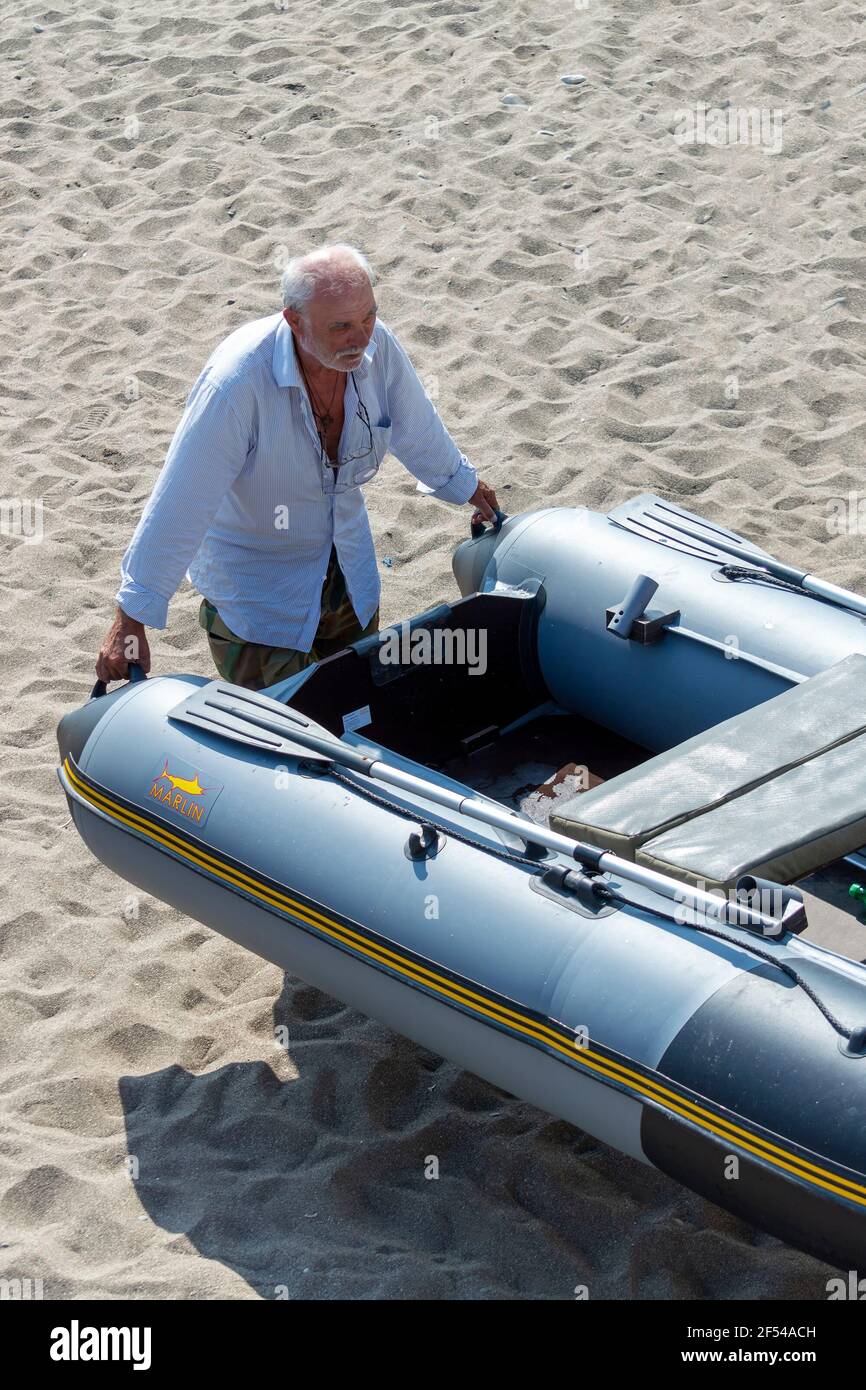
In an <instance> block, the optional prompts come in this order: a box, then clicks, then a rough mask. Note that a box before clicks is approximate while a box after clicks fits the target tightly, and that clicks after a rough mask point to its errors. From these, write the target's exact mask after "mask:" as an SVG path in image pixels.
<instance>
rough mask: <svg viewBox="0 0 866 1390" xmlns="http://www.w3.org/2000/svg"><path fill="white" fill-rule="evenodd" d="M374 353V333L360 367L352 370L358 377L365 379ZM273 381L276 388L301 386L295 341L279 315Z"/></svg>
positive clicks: (275, 336) (275, 340)
mask: <svg viewBox="0 0 866 1390" xmlns="http://www.w3.org/2000/svg"><path fill="white" fill-rule="evenodd" d="M375 351H376V332H375V330H374V331H373V336H372V338H371V339H370V341H369V343H368V344H367V351H366V352H365V353H364V356H363V357H362V358H361V365H360V366H359V367H355V368H354V369H353V370H354V371H355V373H356V374H357V375H358V376H359V377H365V376H366V375H367V373H368V372H369V370H370V363H371V362H372V360H373V354H374V353H375ZM272 370H273V373H274V380H275V382H276V383H277V385H278V386H301V384H302V378H301V374H300V371H299V370H298V358H297V354H296V352H295V339H294V335H293V334H292V330H291V328H290V327H289V325H288V324H287V323H286V320H285V317H284V316H283V315H282V314H280V321H279V323H278V324H277V331H276V333H275V335H274V357H273V362H272Z"/></svg>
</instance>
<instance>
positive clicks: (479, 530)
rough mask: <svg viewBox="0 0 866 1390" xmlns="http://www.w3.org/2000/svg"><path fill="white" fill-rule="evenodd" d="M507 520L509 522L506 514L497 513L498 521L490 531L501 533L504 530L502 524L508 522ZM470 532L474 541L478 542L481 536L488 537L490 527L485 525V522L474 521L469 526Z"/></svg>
mask: <svg viewBox="0 0 866 1390" xmlns="http://www.w3.org/2000/svg"><path fill="white" fill-rule="evenodd" d="M507 520H508V517H507V516H506V514H505V512H497V513H496V521H495V522H494V524H493V525H492V526H491V527H490V528H489V530H490V531H501V530H502V523H503V521H507ZM469 531H470V534H471V536H472V539H473V540H474V541H477V540H478V539H479V537H480V536H483V535H486V534H487V532H488V527H487V526H485V524H484V522H483V521H472V522H470V524H469Z"/></svg>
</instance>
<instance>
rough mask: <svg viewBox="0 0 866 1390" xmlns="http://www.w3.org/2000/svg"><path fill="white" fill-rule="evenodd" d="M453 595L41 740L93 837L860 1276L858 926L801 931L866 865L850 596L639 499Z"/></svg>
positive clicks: (506, 1082) (479, 559)
mask: <svg viewBox="0 0 866 1390" xmlns="http://www.w3.org/2000/svg"><path fill="white" fill-rule="evenodd" d="M454 572H455V575H456V578H457V581H458V584H459V586H460V590H461V593H462V594H463V597H462V598H461V599H460V600H458V601H456V602H455V603H453V604H449V605H443V606H441V607H438V608H435V609H432V610H430V611H428V612H426V613H422V614H420V615H418V616H416V617H414V618H412V619H411V620H408V621H407V622H406V623H403V624H398V625H397V627H396V628H394V629H389V630H388V631H387V632H383V633H380V634H378V635H376V636H374V637H372V638H369V639H366V640H365V641H362V642H359V643H357V644H356V645H355V646H353V647H350V648H348V649H347V650H346V651H344V652H341V653H340V654H338V655H337V656H335V657H332V658H330V659H329V660H327V661H323V662H320V663H318V664H317V665H315V666H313V667H311V668H309V669H308V670H307V671H304V672H302V673H301V674H300V675H299V676H296V677H293V678H292V679H290V680H288V681H284V682H282V683H280V684H279V685H275V686H272V687H270V688H269V689H267V690H266V691H263V692H258V693H256V692H252V691H249V690H245V689H241V688H240V687H236V686H232V685H229V684H227V683H226V682H224V681H221V680H214V681H209V680H207V679H206V678H203V677H200V676H193V675H169V676H159V677H154V678H150V679H147V680H145V679H142V678H141V672H136V671H133V673H132V674H133V675H134V676H135V675H137V676H138V677H139V678H138V679H132V680H131V681H130V682H129V683H128V684H126V685H124V686H123V687H122V688H119V689H116V690H114V691H113V692H111V693H105V691H104V688H103V687H97V688H96V690H95V691H94V695H93V696H92V697H91V699H90V701H89V702H88V703H87V704H86V705H84V706H83V707H82V708H81V709H79V710H76V711H74V712H72V713H70V714H68V715H66V716H65V718H64V719H63V720H62V721H61V723H60V727H59V730H58V740H59V744H60V754H61V762H62V765H61V767H60V768H59V777H60V781H61V783H62V785H63V788H64V791H65V792H66V795H67V797H68V800H69V805H70V809H71V812H72V816H73V819H74V822H75V825H76V826H77V828H78V830H79V832H80V834H81V836H82V838H83V839H84V841H85V843H86V844H87V846H88V848H89V849H90V850H91V851H92V853H93V854H94V855H96V856H97V857H98V858H99V859H101V860H102V861H103V863H105V864H106V865H108V867H109V868H111V869H113V870H114V871H115V872H116V873H117V874H119V875H121V876H122V877H123V878H124V879H126V880H128V881H129V882H130V883H132V884H135V885H136V886H137V887H138V888H140V889H142V890H144V891H145V892H147V893H150V894H153V895H154V896H156V897H158V898H161V899H163V900H165V901H166V902H170V903H172V904H174V905H175V906H176V907H178V908H180V909H181V910H182V911H184V912H186V913H188V914H189V915H190V916H191V917H194V918H196V919H198V920H199V921H201V922H203V923H205V924H206V925H207V926H209V927H211V928H213V929H214V930H215V931H219V932H222V933H223V934H224V935H226V936H228V937H230V938H232V939H233V940H234V941H237V942H239V943H240V944H241V945H243V946H245V947H247V948H248V949H249V950H251V951H254V952H256V953H258V954H259V955H261V956H263V957H265V958H267V959H268V960H271V961H274V962H275V963H276V964H278V965H280V966H281V967H283V968H284V969H285V970H287V971H289V972H291V973H292V974H294V975H298V976H301V977H302V978H303V979H305V980H307V981H308V982H310V983H311V984H313V985H316V986H317V987H318V988H319V989H321V990H324V991H326V992H327V993H329V994H332V995H335V996H337V997H338V998H340V999H342V1000H344V1001H345V1002H346V1003H347V1004H350V1005H352V1006H353V1007H356V1008H358V1009H361V1010H362V1011H364V1012H366V1013H368V1014H370V1015H373V1016H375V1017H376V1018H378V1019H381V1020H382V1021H384V1022H385V1023H387V1024H388V1025H390V1026H391V1027H392V1028H394V1029H395V1030H397V1031H398V1032H400V1033H404V1034H406V1035H407V1036H408V1037H411V1038H413V1039H415V1040H416V1041H417V1042H418V1043H420V1044H422V1045H424V1046H425V1047H428V1048H430V1049H433V1050H434V1051H436V1052H438V1053H440V1054H442V1055H443V1056H446V1057H449V1058H451V1059H453V1060H454V1061H456V1062H457V1063H459V1064H461V1065H462V1066H465V1067H467V1068H469V1069H470V1070H471V1071H473V1072H476V1073H478V1074H479V1075H481V1076H483V1077H486V1078H487V1079H489V1080H490V1081H491V1082H493V1083H494V1084H495V1085H497V1086H500V1087H502V1088H504V1089H505V1090H507V1091H509V1092H511V1093H513V1094H514V1095H517V1096H520V1097H522V1098H524V1099H526V1100H529V1101H531V1102H533V1103H534V1104H536V1105H538V1106H540V1107H541V1108H542V1109H544V1110H546V1111H549V1112H550V1113H552V1114H554V1115H557V1116H560V1117H562V1118H564V1119H565V1120H568V1121H570V1122H571V1123H572V1124H574V1125H576V1126H579V1127H580V1128H581V1129H584V1130H587V1131H589V1132H590V1133H591V1134H593V1135H595V1136H596V1137H597V1138H598V1139H600V1140H602V1141H604V1142H605V1143H608V1144H610V1145H613V1146H614V1147H616V1148H618V1149H620V1150H622V1151H623V1152H624V1153H627V1154H630V1155H631V1156H632V1157H633V1158H635V1159H638V1160H639V1161H641V1162H644V1163H650V1164H654V1165H655V1166H656V1167H657V1168H659V1169H660V1170H661V1171H663V1172H665V1173H667V1174H669V1175H672V1176H673V1177H675V1178H677V1179H678V1180H680V1181H681V1182H682V1183H684V1184H686V1185H687V1186H688V1187H690V1188H692V1189H694V1190H696V1191H697V1192H699V1193H701V1194H703V1195H705V1196H706V1197H708V1198H711V1199H712V1200H713V1201H715V1202H717V1203H719V1205H721V1206H723V1207H726V1208H728V1209H729V1210H730V1211H732V1212H735V1213H737V1214H739V1215H740V1216H742V1217H744V1218H746V1219H748V1220H749V1221H751V1222H753V1223H755V1224H756V1225H758V1226H761V1227H763V1228H764V1229H765V1230H767V1231H770V1232H772V1233H774V1234H776V1235H778V1236H780V1237H781V1238H782V1239H784V1240H786V1241H788V1242H790V1243H791V1244H793V1245H795V1246H798V1247H800V1248H802V1249H804V1250H807V1251H809V1252H811V1253H813V1254H815V1255H817V1256H819V1257H821V1258H824V1259H826V1260H828V1261H829V1262H831V1263H833V1264H837V1265H840V1266H841V1267H843V1268H849V1267H850V1268H857V1267H860V1268H862V1267H863V1266H864V1263H866V968H864V966H863V965H862V964H860V963H859V961H858V960H856V959H850V958H849V957H850V956H851V955H852V954H853V955H857V954H862V955H866V951H863V949H862V947H863V944H864V943H866V929H862V928H861V927H860V925H859V924H858V923H857V921H856V918H855V917H854V916H853V908H852V911H851V915H848V916H847V919H846V920H847V923H848V927H849V934H848V938H847V939H848V943H849V949H848V954H847V955H842V954H839V953H837V952H836V951H834V950H829V949H827V948H826V946H825V945H824V946H822V945H820V944H818V943H817V942H816V941H815V940H813V939H811V936H812V933H811V932H810V933H807V934H805V935H804V932H805V931H806V929H807V927H809V926H810V925H811V916H812V906H813V903H814V902H816V901H817V899H816V898H815V897H814V895H813V894H812V893H811V892H810V889H809V885H812V886H813V887H814V885H815V883H817V882H818V881H819V880H820V879H821V875H826V874H827V873H832V872H833V868H834V866H835V867H836V868H837V869H838V868H839V866H840V865H841V869H842V872H843V874H844V875H846V876H847V881H848V882H850V878H851V877H852V876H854V877H856V876H857V874H856V873H855V871H854V869H853V867H852V866H853V865H855V864H856V865H860V866H861V867H866V861H864V859H863V858H862V854H863V845H864V843H866V679H864V676H866V600H864V599H863V598H861V597H859V596H858V595H855V594H851V593H848V592H846V591H844V590H840V589H837V588H835V587H834V586H832V585H830V584H827V583H825V582H823V581H821V580H819V579H816V578H815V577H813V576H810V575H806V574H803V573H801V572H799V571H796V570H793V569H791V568H790V567H786V566H782V565H780V564H779V563H778V562H776V561H775V560H773V558H772V557H771V556H769V555H767V554H766V552H764V551H762V550H759V549H758V548H757V547H755V546H754V545H751V544H750V543H749V542H748V541H746V540H744V539H743V538H742V537H739V536H735V535H733V534H732V533H731V532H728V531H725V530H723V529H722V528H719V527H716V526H713V525H711V524H710V523H709V522H706V521H704V520H703V519H702V518H700V517H698V516H696V515H694V514H692V513H688V512H683V511H681V510H679V509H677V508H675V507H671V506H670V505H669V504H667V503H665V502H663V501H662V500H661V499H659V498H655V497H653V496H651V495H643V496H641V497H638V498H635V499H633V501H631V502H629V503H627V504H625V505H624V506H623V507H621V508H618V509H617V510H616V511H614V512H612V513H610V514H609V515H608V516H604V515H601V514H598V513H594V512H591V511H587V510H581V509H577V510H565V509H553V510H546V511H539V512H534V513H531V514H528V515H524V516H519V517H514V518H510V519H504V518H500V522H499V524H497V526H496V527H495V528H491V529H485V528H476V533H475V534H474V535H473V538H472V539H470V540H467V541H466V542H464V543H463V544H462V545H461V546H460V547H459V548H458V550H457V551H456V553H455V557H454ZM846 857H847V858H848V863H847V864H846V863H845V859H846ZM840 915H843V914H840ZM858 932H862V942H860V941H859V939H858ZM819 935H820V934H819ZM852 942H853V943H854V946H853V950H852V949H851V943H852ZM858 946H859V951H858Z"/></svg>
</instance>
